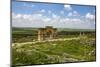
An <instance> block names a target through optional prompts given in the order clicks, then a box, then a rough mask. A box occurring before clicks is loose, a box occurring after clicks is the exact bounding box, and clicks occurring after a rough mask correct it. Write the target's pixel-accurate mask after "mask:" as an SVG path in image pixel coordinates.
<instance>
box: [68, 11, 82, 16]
mask: <svg viewBox="0 0 100 67" xmlns="http://www.w3.org/2000/svg"><path fill="white" fill-rule="evenodd" d="M68 16H73V17H75V16H77V17H78V16H80V15H79V13H78V12H77V11H72V12H69V13H68Z"/></svg>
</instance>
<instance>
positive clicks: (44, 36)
mask: <svg viewBox="0 0 100 67" xmlns="http://www.w3.org/2000/svg"><path fill="white" fill-rule="evenodd" d="M56 37H57V28H53V27H52V26H46V27H45V28H39V29H38V40H39V41H40V40H50V39H54V38H56Z"/></svg>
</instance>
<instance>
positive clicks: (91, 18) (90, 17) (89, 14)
mask: <svg viewBox="0 0 100 67" xmlns="http://www.w3.org/2000/svg"><path fill="white" fill-rule="evenodd" d="M85 17H86V18H87V19H90V20H94V19H95V15H93V14H91V13H87V14H86V16H85Z"/></svg>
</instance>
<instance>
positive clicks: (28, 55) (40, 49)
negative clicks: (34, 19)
mask: <svg viewBox="0 0 100 67" xmlns="http://www.w3.org/2000/svg"><path fill="white" fill-rule="evenodd" d="M73 37H74V38H75V37H80V36H79V35H63V36H58V38H73ZM33 40H34V41H35V40H37V29H33V28H13V29H12V41H13V43H22V42H33ZM95 47H96V43H95V35H94V34H90V35H82V36H81V37H80V39H79V40H66V41H53V42H38V43H35V44H26V45H23V46H20V47H18V46H14V47H12V64H13V65H27V64H29V65H30V64H51V63H65V62H80V61H95V60H96V58H95V50H96V49H95ZM92 51H93V52H92Z"/></svg>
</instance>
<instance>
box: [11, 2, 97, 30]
mask: <svg viewBox="0 0 100 67" xmlns="http://www.w3.org/2000/svg"><path fill="white" fill-rule="evenodd" d="M95 24H96V22H95V6H82V5H69V4H54V3H36V2H16V1H13V2H12V26H13V27H36V28H39V27H45V26H53V27H56V28H81V29H95Z"/></svg>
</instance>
